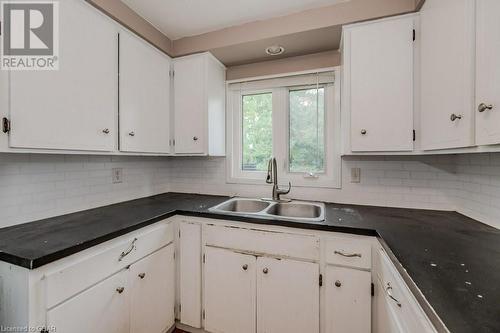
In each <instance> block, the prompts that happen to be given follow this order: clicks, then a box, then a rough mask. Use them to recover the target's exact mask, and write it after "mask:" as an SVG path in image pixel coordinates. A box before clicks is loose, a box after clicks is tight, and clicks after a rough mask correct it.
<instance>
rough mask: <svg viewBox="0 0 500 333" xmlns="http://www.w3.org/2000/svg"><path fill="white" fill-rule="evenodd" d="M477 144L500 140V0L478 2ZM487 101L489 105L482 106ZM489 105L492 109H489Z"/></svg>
mask: <svg viewBox="0 0 500 333" xmlns="http://www.w3.org/2000/svg"><path fill="white" fill-rule="evenodd" d="M476 13H477V18H476V21H477V30H476V43H477V44H476V63H477V65H476V143H477V144H478V145H489V144H498V143H500V20H499V19H498V14H499V13H500V1H498V0H478V1H477V10H476ZM481 103H484V104H485V105H486V106H487V108H484V107H480V104H481ZM490 105H491V107H492V108H490Z"/></svg>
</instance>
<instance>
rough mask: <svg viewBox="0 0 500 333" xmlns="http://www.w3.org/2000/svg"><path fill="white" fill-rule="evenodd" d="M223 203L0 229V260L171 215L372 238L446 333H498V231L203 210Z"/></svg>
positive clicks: (439, 221)
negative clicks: (277, 217) (306, 220)
mask: <svg viewBox="0 0 500 333" xmlns="http://www.w3.org/2000/svg"><path fill="white" fill-rule="evenodd" d="M226 199H227V197H220V196H208V195H194V194H180V193H167V194H162V195H157V196H153V197H148V198H143V199H138V200H132V201H128V202H124V203H119V204H115V205H110V206H105V207H101V208H96V209H91V210H87V211H82V212H78V213H73V214H68V215H63V216H58V217H54V218H49V219H44V220H40V221H35V222H30V223H25V224H20V225H16V226H12V227H7V228H3V229H0V260H3V261H6V262H9V263H12V264H15V265H18V266H22V267H26V268H29V269H34V268H37V267H40V266H42V265H45V264H47V263H50V262H53V261H55V260H58V259H61V258H63V257H66V256H68V255H71V254H74V253H77V252H79V251H82V250H84V249H87V248H89V247H92V246H95V245H97V244H99V243H102V242H105V241H107V240H110V239H113V238H115V237H118V236H120V235H123V234H126V233H128V232H130V231H133V230H136V229H139V228H142V227H144V226H146V225H149V224H152V223H154V222H157V221H160V220H162V219H164V218H167V217H170V216H173V215H176V214H183V215H191V216H201V217H210V218H223V219H226V220H235V221H242V222H251V223H263V224H273V225H282V226H287V227H296V228H305V229H315V230H325V231H336V232H346V233H355V234H362V235H369V236H378V237H380V238H381V239H382V240H383V241H384V242H385V244H386V245H387V246H388V247H389V248H390V250H391V251H392V253H393V254H394V256H395V257H396V258H397V260H398V261H399V262H400V263H401V265H402V266H403V267H404V269H405V270H406V271H407V273H408V275H409V276H410V277H411V279H412V280H413V281H414V282H415V284H416V286H417V287H418V288H419V289H420V290H421V292H422V293H423V295H424V296H425V298H426V299H427V301H428V302H429V303H430V304H431V306H432V307H433V308H434V310H435V311H436V313H437V314H438V315H439V317H440V318H441V319H442V320H443V322H444V323H445V324H446V326H447V327H448V328H449V330H450V331H451V332H500V230H498V229H495V228H493V227H490V226H487V225H485V224H482V223H479V222H477V221H475V220H473V219H470V218H468V217H465V216H463V215H460V214H458V213H454V212H442V211H432V210H416V209H401V208H385V207H369V206H356V205H339V204H326V220H325V221H324V222H317V223H302V222H290V221H278V220H262V219H249V218H246V217H235V216H228V215H217V214H213V213H210V212H208V208H210V207H212V206H214V205H216V204H218V203H220V202H222V201H224V200H226ZM431 264H432V265H431ZM466 282H467V283H466ZM469 283H470V284H469Z"/></svg>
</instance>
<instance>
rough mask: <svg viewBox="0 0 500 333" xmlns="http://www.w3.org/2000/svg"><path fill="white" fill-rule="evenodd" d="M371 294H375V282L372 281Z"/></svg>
mask: <svg viewBox="0 0 500 333" xmlns="http://www.w3.org/2000/svg"><path fill="white" fill-rule="evenodd" d="M371 295H372V296H375V285H374V284H373V283H372V287H371Z"/></svg>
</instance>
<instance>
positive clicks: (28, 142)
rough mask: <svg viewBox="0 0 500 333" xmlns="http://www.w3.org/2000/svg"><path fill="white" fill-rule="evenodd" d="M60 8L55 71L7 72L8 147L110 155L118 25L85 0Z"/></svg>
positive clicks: (74, 0)
mask: <svg viewBox="0 0 500 333" xmlns="http://www.w3.org/2000/svg"><path fill="white" fill-rule="evenodd" d="M59 7H60V8H59V70H54V71H12V72H11V77H10V120H11V132H10V139H9V140H10V141H9V144H10V147H15V148H45V149H66V150H90V151H112V150H115V149H116V141H117V140H116V138H117V127H116V123H117V121H116V118H117V99H118V82H117V81H118V78H117V70H118V57H117V53H118V50H117V26H116V24H115V23H114V22H113V21H112V20H111V19H109V18H108V17H106V16H105V15H104V14H102V13H100V12H99V11H97V10H96V9H95V8H93V7H92V6H91V5H89V4H88V3H86V2H85V1H81V0H65V1H60V2H59Z"/></svg>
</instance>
